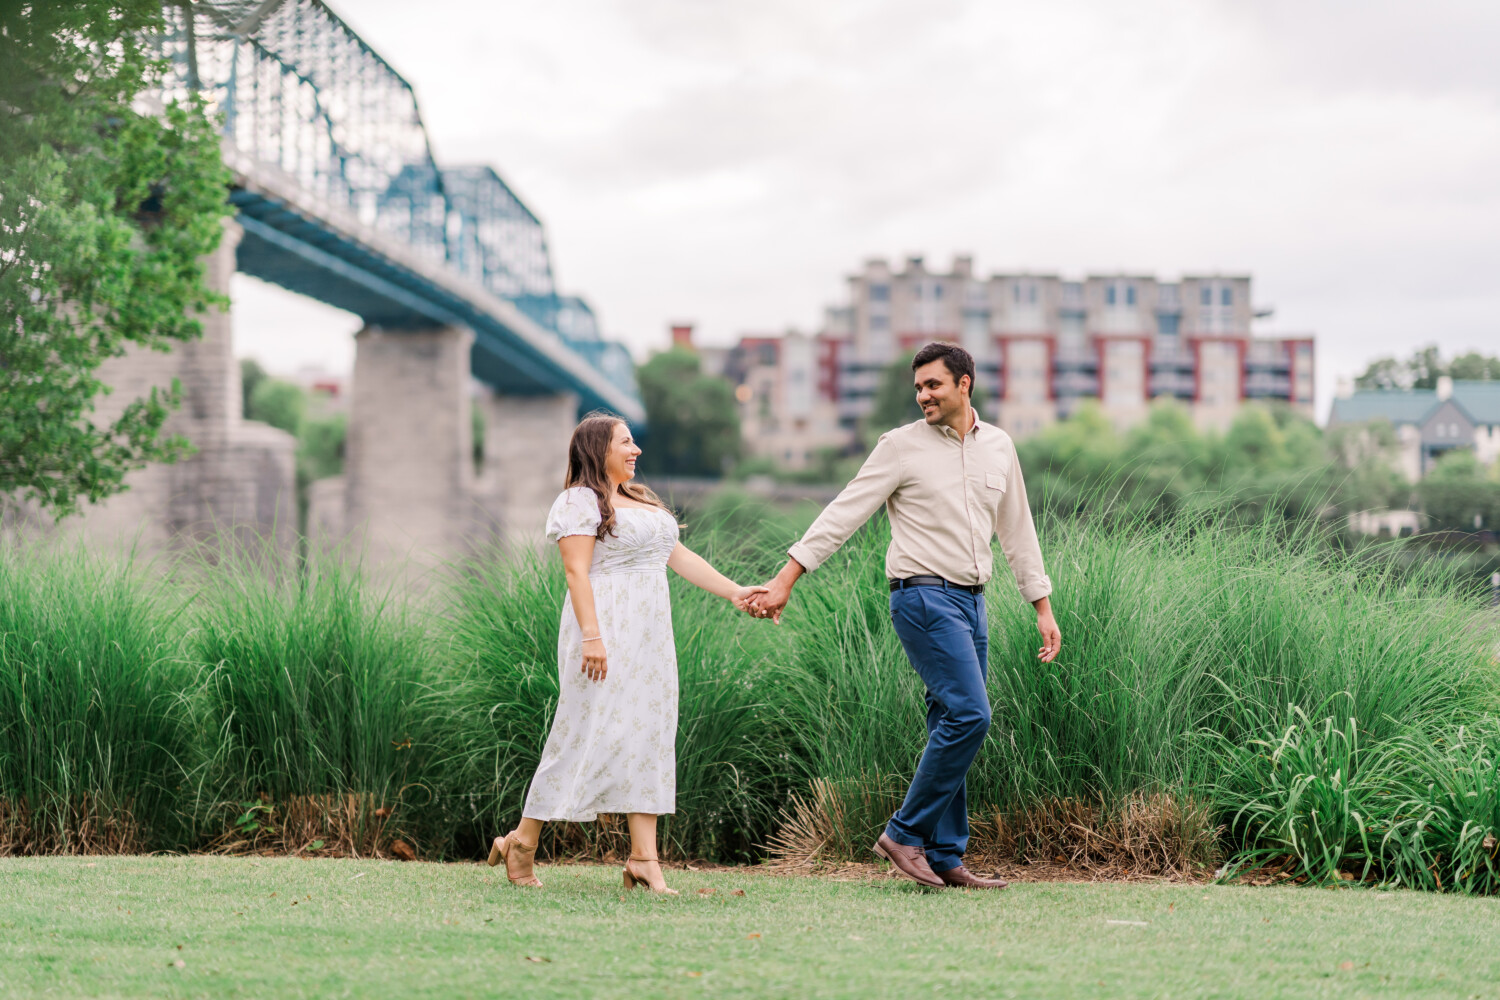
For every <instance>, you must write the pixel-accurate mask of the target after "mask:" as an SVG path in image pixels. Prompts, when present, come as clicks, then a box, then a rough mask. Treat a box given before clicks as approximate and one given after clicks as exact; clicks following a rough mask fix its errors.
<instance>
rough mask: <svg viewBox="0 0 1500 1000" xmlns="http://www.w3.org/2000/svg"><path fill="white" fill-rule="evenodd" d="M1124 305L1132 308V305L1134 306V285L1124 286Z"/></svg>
mask: <svg viewBox="0 0 1500 1000" xmlns="http://www.w3.org/2000/svg"><path fill="white" fill-rule="evenodd" d="M1125 304H1126V305H1127V306H1133V305H1135V286H1134V285H1126V286H1125Z"/></svg>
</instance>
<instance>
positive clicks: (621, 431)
mask: <svg viewBox="0 0 1500 1000" xmlns="http://www.w3.org/2000/svg"><path fill="white" fill-rule="evenodd" d="M640 454H641V449H640V448H639V447H638V446H637V445H636V443H635V438H634V437H633V436H632V435H631V433H630V425H629V424H627V423H625V421H623V420H622V421H620V422H619V423H617V424H615V433H614V435H613V436H612V437H611V438H610V439H609V451H608V452H606V453H605V455H604V473H605V475H607V476H609V481H610V482H611V483H613V484H614V485H616V486H618V485H619V484H620V483H628V482H629V481H630V480H632V479H634V478H635V460H636V459H637V458H639V457H640Z"/></svg>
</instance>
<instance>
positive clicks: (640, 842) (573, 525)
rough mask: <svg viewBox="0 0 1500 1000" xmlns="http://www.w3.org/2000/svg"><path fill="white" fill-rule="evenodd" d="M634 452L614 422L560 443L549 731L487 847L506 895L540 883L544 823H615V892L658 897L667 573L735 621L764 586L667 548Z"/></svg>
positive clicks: (669, 731) (667, 692)
mask: <svg viewBox="0 0 1500 1000" xmlns="http://www.w3.org/2000/svg"><path fill="white" fill-rule="evenodd" d="M640 454H641V449H640V448H638V447H636V444H635V441H634V439H633V438H632V437H631V435H630V428H629V426H627V425H626V423H625V421H623V420H621V419H619V418H618V417H613V416H607V415H606V416H600V415H594V416H589V417H586V418H585V419H584V421H583V422H582V423H581V424H579V425H578V427H577V428H576V429H575V430H574V431H573V439H572V440H571V441H570V442H569V443H568V478H567V488H566V489H565V490H563V493H562V495H561V496H559V497H558V498H557V501H556V502H555V503H554V504H553V505H552V512H551V513H550V514H548V516H547V539H548V540H549V541H555V542H556V543H557V547H558V548H559V549H560V550H561V551H562V558H563V569H564V571H565V572H566V574H567V579H568V596H567V598H566V599H565V600H564V601H563V612H562V622H561V624H560V625H559V626H558V637H557V667H558V673H559V675H560V680H561V691H560V692H559V695H558V702H557V712H556V714H555V715H554V716H553V719H552V732H551V733H550V734H549V735H548V737H547V744H546V746H545V747H544V748H543V750H542V759H541V763H540V764H538V765H537V769H536V775H535V776H534V777H533V778H532V779H531V788H530V790H529V791H528V793H527V795H526V805H525V807H524V809H523V810H522V812H521V816H522V819H521V824H520V825H519V826H518V827H516V828H515V829H514V830H512V831H511V832H510V833H508V834H506V835H505V836H503V837H496V838H495V841H494V844H493V845H492V846H491V847H490V857H489V863H490V865H491V866H494V865H497V864H499V863H500V862H501V861H502V860H503V861H504V862H505V874H506V876H507V877H508V878H509V879H510V881H511V883H512V884H514V885H528V886H540V885H541V884H542V883H541V881H540V880H539V879H538V878H537V877H536V875H535V873H534V872H533V870H532V858H533V856H534V855H535V853H536V845H537V842H538V840H539V839H540V838H541V834H542V824H543V823H545V822H547V821H548V820H565V821H568V822H574V823H582V822H587V821H589V820H592V819H594V818H595V817H596V816H597V815H598V814H599V813H601V812H603V813H626V814H627V816H628V821H629V827H630V860H629V861H627V862H626V863H625V871H624V876H625V888H627V889H629V888H632V887H634V886H636V885H645V886H647V887H649V888H650V889H651V890H652V891H654V892H662V893H671V894H675V891H674V890H672V889H668V888H667V886H666V882H665V881H664V880H663V879H662V874H661V866H660V864H658V862H657V853H656V817H657V816H659V815H662V814H666V813H672V812H674V811H675V809H676V796H677V757H676V737H677V653H676V649H675V647H674V646H673V641H672V608H671V604H670V602H669V599H668V596H667V574H666V569H667V568H668V567H670V568H671V569H673V570H674V571H675V572H676V573H677V574H678V575H679V576H681V577H682V578H683V579H685V580H687V581H688V582H689V583H692V584H695V585H697V586H699V587H702V588H703V589H704V590H707V591H709V592H710V593H713V594H717V595H718V596H720V597H723V598H725V599H727V600H729V601H731V602H732V603H733V604H734V606H735V607H736V608H738V609H740V610H741V611H745V610H748V607H747V604H746V602H747V600H748V599H749V598H750V596H751V595H753V594H757V593H763V592H764V591H765V589H766V588H764V587H741V586H739V585H738V584H736V583H734V582H733V581H731V580H729V579H728V578H727V577H725V576H723V575H722V574H720V573H719V572H718V571H717V570H715V569H714V568H713V567H712V566H710V565H709V564H708V563H707V562H705V561H704V559H703V558H702V557H701V556H698V555H697V554H695V553H693V552H692V551H690V550H689V549H688V548H687V546H685V545H683V544H682V543H681V542H679V541H678V540H677V519H676V518H675V517H673V515H672V512H671V511H670V510H668V509H667V506H666V504H664V503H662V502H661V501H660V500H659V499H657V497H656V495H655V494H654V493H652V492H651V491H650V490H649V489H647V488H646V487H644V486H641V485H638V484H634V483H632V482H631V480H632V479H634V478H635V462H636V459H637V458H638V457H639V456H640Z"/></svg>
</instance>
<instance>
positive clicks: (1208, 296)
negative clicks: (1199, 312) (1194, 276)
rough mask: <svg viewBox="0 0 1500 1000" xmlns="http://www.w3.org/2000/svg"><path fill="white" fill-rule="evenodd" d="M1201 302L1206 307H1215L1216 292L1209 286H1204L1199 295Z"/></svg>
mask: <svg viewBox="0 0 1500 1000" xmlns="http://www.w3.org/2000/svg"><path fill="white" fill-rule="evenodd" d="M1199 301H1200V302H1202V303H1203V304H1204V305H1206V306H1211V305H1213V304H1214V290H1213V289H1212V288H1210V287H1208V286H1207V285H1204V286H1203V291H1202V292H1201V293H1200V294H1199Z"/></svg>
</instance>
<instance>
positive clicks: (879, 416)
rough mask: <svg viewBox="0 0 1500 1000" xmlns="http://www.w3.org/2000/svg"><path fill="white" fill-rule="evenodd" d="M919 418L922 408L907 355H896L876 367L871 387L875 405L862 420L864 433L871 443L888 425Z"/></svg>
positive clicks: (888, 427)
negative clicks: (876, 382) (877, 377)
mask: <svg viewBox="0 0 1500 1000" xmlns="http://www.w3.org/2000/svg"><path fill="white" fill-rule="evenodd" d="M921 419H922V408H921V407H920V406H918V405H917V391H916V389H915V388H914V383H913V381H912V375H911V359H909V358H905V357H901V358H897V359H896V360H895V361H892V362H891V363H890V364H888V365H886V366H885V367H884V368H883V369H881V371H880V384H879V385H878V386H876V388H875V406H874V409H872V410H871V411H870V416H869V418H868V419H867V420H866V421H865V430H866V436H867V437H868V438H869V439H870V444H872V445H873V444H874V443H875V439H876V438H878V437H879V436H880V435H882V434H884V433H885V432H886V431H888V430H890V429H891V428H892V427H900V426H902V425H903V424H909V423H911V422H912V421H913V420H921Z"/></svg>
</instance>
